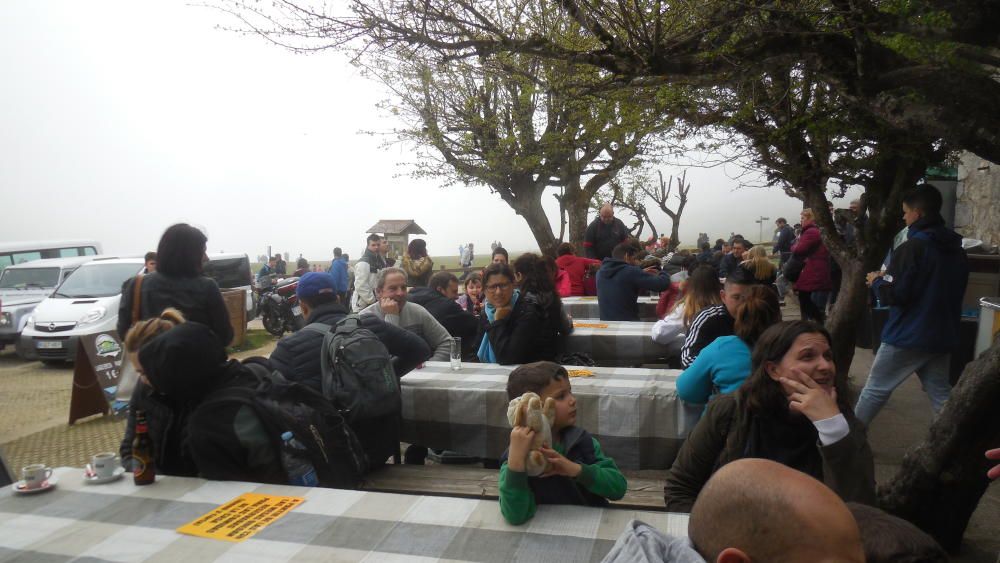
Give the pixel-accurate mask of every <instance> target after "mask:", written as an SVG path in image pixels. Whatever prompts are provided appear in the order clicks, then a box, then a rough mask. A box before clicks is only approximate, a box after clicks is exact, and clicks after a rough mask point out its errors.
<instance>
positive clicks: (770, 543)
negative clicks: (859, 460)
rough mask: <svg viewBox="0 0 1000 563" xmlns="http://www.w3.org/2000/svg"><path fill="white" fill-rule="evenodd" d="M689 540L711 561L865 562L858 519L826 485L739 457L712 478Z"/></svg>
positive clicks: (777, 466)
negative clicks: (856, 521) (855, 519)
mask: <svg viewBox="0 0 1000 563" xmlns="http://www.w3.org/2000/svg"><path fill="white" fill-rule="evenodd" d="M688 535H689V536H690V537H691V542H692V543H693V544H694V546H695V549H697V550H698V552H699V553H700V554H701V555H702V557H704V558H705V560H706V561H713V562H720V563H722V562H725V563H728V562H735V561H772V562H778V563H780V562H785V561H787V562H792V561H815V562H826V563H834V562H843V563H848V562H858V563H862V562H863V561H864V560H865V559H864V552H863V551H862V547H861V536H860V534H859V533H858V526H857V524H856V523H855V522H854V517H853V516H851V512H850V511H849V510H848V509H847V506H846V505H844V503H843V501H841V500H840V498H839V497H838V496H837V495H836V494H834V492H833V491H831V490H830V489H829V488H827V487H826V485H824V484H823V483H820V482H819V481H817V480H816V479H813V478H812V477H810V476H808V475H806V474H805V473H801V472H799V471H796V470H794V469H791V468H789V467H786V466H784V465H782V464H780V463H775V462H773V461H768V460H764V459H741V460H738V461H734V462H732V463H729V464H727V465H725V466H723V467H722V468H721V469H719V470H718V471H717V472H715V474H714V475H712V478H711V479H709V480H708V483H706V484H705V486H704V487H703V488H702V490H701V493H699V495H698V499H697V500H696V501H695V503H694V507H693V508H692V509H691V520H690V522H689V523H688Z"/></svg>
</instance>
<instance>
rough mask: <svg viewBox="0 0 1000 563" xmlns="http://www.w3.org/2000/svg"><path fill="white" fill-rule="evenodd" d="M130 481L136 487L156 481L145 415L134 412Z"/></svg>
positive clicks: (151, 442) (140, 412) (150, 440)
mask: <svg viewBox="0 0 1000 563" xmlns="http://www.w3.org/2000/svg"><path fill="white" fill-rule="evenodd" d="M132 480H133V482H134V483H135V484H136V485H151V484H153V482H154V481H156V462H155V460H154V459H153V441H152V439H150V437H149V425H148V424H147V422H146V413H145V412H143V411H140V410H137V411H135V438H132Z"/></svg>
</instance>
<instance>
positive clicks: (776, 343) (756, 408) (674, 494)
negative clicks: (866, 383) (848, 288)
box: [664, 321, 875, 512]
mask: <svg viewBox="0 0 1000 563" xmlns="http://www.w3.org/2000/svg"><path fill="white" fill-rule="evenodd" d="M835 373H836V368H835V366H834V363H833V355H832V351H831V341H830V335H829V334H828V333H827V332H826V330H824V329H823V328H822V327H821V326H820V325H818V324H816V323H814V322H812V321H790V322H782V323H778V324H776V325H774V326H772V327H771V328H769V329H767V330H766V331H764V333H763V334H762V335H761V336H760V338H759V339H758V340H757V343H756V344H755V346H754V348H753V352H752V354H751V368H750V376H749V377H748V378H747V380H746V381H745V382H744V383H743V385H742V386H741V387H740V388H739V389H738V390H737V391H736V392H735V393H731V394H727V395H720V396H718V397H716V398H715V399H714V400H712V401H711V402H710V403H709V404H708V407H707V408H706V410H705V414H704V415H703V416H702V418H701V420H699V422H698V424H697V425H696V426H695V428H694V430H693V431H692V432H691V435H690V437H688V439H687V440H686V441H685V442H684V445H683V446H682V447H681V450H680V452H679V453H678V454H677V459H675V460H674V464H673V466H672V467H671V468H670V473H669V475H668V476H667V484H666V487H664V492H665V497H666V504H667V510H668V511H671V512H690V510H691V506H692V505H693V504H694V500H695V498H696V497H697V496H698V493H699V492H700V491H701V488H702V486H704V484H705V482H706V481H708V478H709V477H711V475H712V473H714V472H715V471H716V470H717V469H719V468H720V467H722V466H723V465H725V464H727V463H729V462H731V461H734V460H737V459H741V458H764V459H770V460H772V461H776V462H779V463H782V464H784V465H787V466H788V467H791V468H793V469H797V470H799V471H802V472H803V473H806V474H808V475H811V476H813V477H815V478H816V479H818V480H820V481H823V482H824V483H826V484H827V486H829V487H830V488H831V489H832V490H833V491H834V492H835V493H837V494H838V495H840V497H841V498H842V499H844V501H845V502H849V501H855V502H861V503H864V504H873V503H874V501H875V467H874V463H873V459H872V452H871V448H870V447H869V446H868V439H867V436H866V433H865V427H864V425H863V424H862V423H861V422H859V421H858V420H857V419H856V418H855V417H854V413H853V411H852V410H851V407H850V405H849V403H848V401H847V398H846V395H847V393H846V392H845V389H840V390H839V391H838V389H837V384H836V377H835Z"/></svg>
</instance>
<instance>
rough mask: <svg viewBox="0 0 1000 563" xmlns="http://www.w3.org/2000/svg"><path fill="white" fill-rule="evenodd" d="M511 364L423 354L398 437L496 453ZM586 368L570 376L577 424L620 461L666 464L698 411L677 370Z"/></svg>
mask: <svg viewBox="0 0 1000 563" xmlns="http://www.w3.org/2000/svg"><path fill="white" fill-rule="evenodd" d="M514 367H516V366H501V365H498V364H473V363H464V364H463V365H462V369H461V370H459V371H452V370H451V369H450V367H449V364H448V363H447V362H427V363H426V364H425V365H424V368H423V369H418V370H414V371H411V372H410V373H408V374H407V375H406V376H404V377H403V379H402V391H403V422H402V429H401V439H402V440H403V441H404V442H408V443H410V444H420V445H422V446H427V447H429V448H434V449H443V450H452V451H456V452H460V453H463V454H466V455H471V456H476V457H482V458H488V459H498V458H499V457H500V455H501V454H502V453H503V451H504V450H505V449H507V445H508V443H509V441H510V430H511V429H510V424H509V423H508V422H507V404H508V402H509V401H508V399H507V390H506V388H507V375H508V374H509V373H510V371H511V370H512V369H514ZM566 368H567V369H589V370H591V371H593V372H594V375H593V376H591V377H573V378H570V383H571V384H572V387H573V395H575V396H576V402H577V415H576V420H577V425H578V426H580V427H581V428H584V429H586V430H587V431H589V432H590V433H591V434H593V435H594V437H595V438H597V440H598V441H599V442H600V443H601V448H602V449H603V450H604V452H605V453H606V454H607V455H608V456H610V457H612V458H614V460H615V462H616V463H617V464H618V467H620V468H622V469H668V468H670V464H671V463H673V461H674V458H675V457H676V456H677V452H678V450H680V447H681V444H682V443H683V442H684V439H685V438H686V437H687V435H688V434H689V433H690V431H691V429H692V428H694V424H695V423H696V422H697V420H698V417H699V416H700V415H701V410H702V408H703V406H702V405H687V404H685V403H683V402H682V401H681V400H680V399H679V398H678V397H677V392H676V387H675V382H676V380H677V376H678V375H680V373H681V372H680V371H679V370H658V369H639V368H602V367H593V368H578V367H574V366H566Z"/></svg>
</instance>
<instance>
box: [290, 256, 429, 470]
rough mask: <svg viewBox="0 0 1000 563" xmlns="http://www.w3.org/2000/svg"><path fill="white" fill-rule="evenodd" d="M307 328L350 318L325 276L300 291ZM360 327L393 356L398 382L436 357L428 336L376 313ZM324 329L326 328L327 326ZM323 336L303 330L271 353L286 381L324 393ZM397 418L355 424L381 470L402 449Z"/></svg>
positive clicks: (306, 279) (310, 278)
mask: <svg viewBox="0 0 1000 563" xmlns="http://www.w3.org/2000/svg"><path fill="white" fill-rule="evenodd" d="M295 294H296V295H297V296H298V298H299V304H300V306H301V307H302V316H303V317H304V318H305V319H306V324H307V325H309V324H313V323H320V324H322V325H329V326H335V325H336V324H337V323H339V322H340V321H342V320H344V318H345V317H347V314H348V311H347V308H346V304H344V303H341V302H340V301H339V300H338V294H337V288H336V280H334V278H333V276H331V275H330V274H328V273H326V272H315V273H313V272H310V273H308V274H306V275H304V276H302V278H301V279H299V285H298V287H296V288H295ZM359 322H360V323H361V326H362V327H364V328H366V329H368V330H370V331H372V333H374V334H375V336H376V338H378V339H379V341H380V342H382V344H384V345H385V347H386V349H387V350H388V351H389V354H390V355H391V356H392V358H393V362H392V367H393V370H394V372H395V375H396V377H397V378H401V377H403V376H404V375H406V374H407V373H409V372H410V371H411V370H412V369H413V368H415V367H417V365H419V364H421V363H423V362H425V361H427V360H428V359H430V357H431V349H430V346H429V345H428V344H427V342H425V341H424V339H423V338H421V337H420V336H418V335H416V334H415V333H413V332H410V331H408V330H406V329H404V328H401V327H398V326H396V325H392V324H389V323H386V322H384V321H382V320H380V319H379V318H378V317H376V316H375V315H361V316H360V317H359ZM323 328H325V327H323ZM323 338H324V334H323V333H322V332H320V331H316V330H299V331H296V332H293V333H291V334H288V335H286V336H285V337H284V338H282V339H281V340H279V341H278V343H277V345H276V346H275V348H274V352H271V356H270V361H271V367H273V368H274V369H276V370H278V371H279V372H281V375H283V376H285V379H287V380H289V381H293V382H295V383H300V384H302V385H305V386H306V387H309V388H311V389H313V390H314V391H316V392H318V393H323V368H322V363H321V362H322V353H323ZM397 427H398V417H397V416H396V415H387V416H386V417H379V418H374V419H371V420H368V421H365V422H364V423H361V424H354V425H352V430H354V432H355V433H356V434H357V436H358V440H359V441H360V442H361V446H362V448H363V449H364V450H365V454H366V455H367V456H368V465H369V467H370V468H371V469H376V468H378V467H381V466H382V464H383V463H385V460H386V459H387V458H388V457H389V456H391V455H393V454H395V453H396V452H397V451H398V448H399V439H398V434H399V431H398V428H397Z"/></svg>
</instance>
